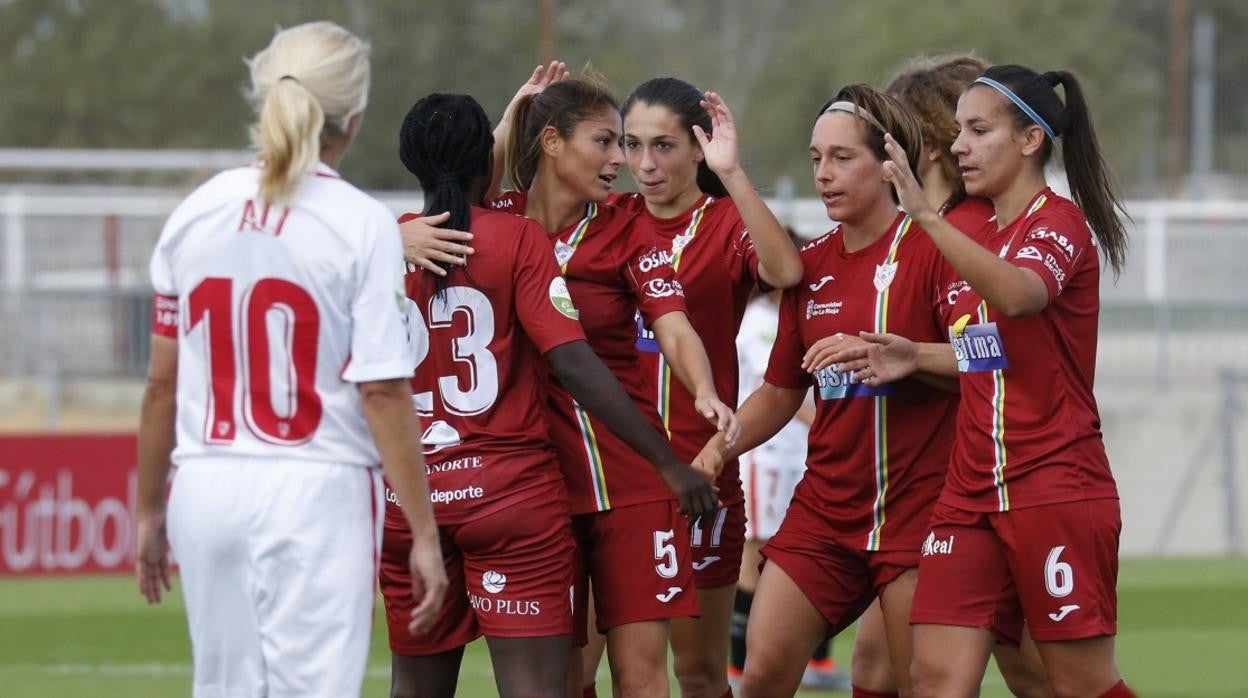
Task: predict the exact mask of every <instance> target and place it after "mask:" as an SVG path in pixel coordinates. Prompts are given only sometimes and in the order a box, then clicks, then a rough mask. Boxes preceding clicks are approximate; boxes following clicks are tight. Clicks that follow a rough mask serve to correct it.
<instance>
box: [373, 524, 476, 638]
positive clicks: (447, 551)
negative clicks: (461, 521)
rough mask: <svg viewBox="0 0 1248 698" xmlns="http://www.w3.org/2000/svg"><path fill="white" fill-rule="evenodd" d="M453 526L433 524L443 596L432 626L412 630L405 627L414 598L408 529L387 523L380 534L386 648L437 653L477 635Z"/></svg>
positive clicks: (461, 558)
mask: <svg viewBox="0 0 1248 698" xmlns="http://www.w3.org/2000/svg"><path fill="white" fill-rule="evenodd" d="M453 532H454V527H451V526H440V527H438V537H439V540H440V543H441V547H442V564H443V567H444V568H445V569H446V579H447V587H446V595H445V596H444V597H443V602H442V608H441V609H439V610H438V615H437V617H436V618H435V619H434V622H433V627H431V628H430V629H428V630H426V631H425V632H423V633H419V634H415V635H413V634H412V633H411V631H409V630H408V624H409V623H410V622H411V619H412V611H413V610H414V609H415V608H416V599H415V598H413V596H412V594H413V591H412V575H411V570H410V568H409V562H408V561H409V559H410V555H411V550H412V538H411V533H410V531H408V529H407V528H406V526H402V527H396V526H393V525H391V526H388V527H387V528H386V529H385V533H384V534H383V536H382V546H381V564H380V568H379V571H378V575H377V576H378V583H379V586H380V588H381V598H382V601H383V603H384V605H385V610H386V628H387V632H388V636H389V641H390V651H391V652H393V653H394V654H395V655H396V656H401V657H426V656H433V655H442V654H445V653H447V652H451V651H453V650H456V649H458V648H462V647H463V646H464V645H467V644H468V643H469V642H472V641H473V640H475V639H476V638H478V637H479V636H480V631H479V629H478V627H477V618H476V614H475V613H473V609H472V605H471V603H470V602H469V598H468V583H467V581H466V580H465V579H464V560H463V554H462V552H461V551H460V550H459V548H458V547H456V546H455V542H454V540H453V535H454V533H453Z"/></svg>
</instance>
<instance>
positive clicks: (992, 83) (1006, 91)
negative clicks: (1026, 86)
mask: <svg viewBox="0 0 1248 698" xmlns="http://www.w3.org/2000/svg"><path fill="white" fill-rule="evenodd" d="M975 83H979V84H981V85H987V86H989V87H991V88H992V89H994V90H996V91H997V92H1000V93H1001V94H1003V95H1005V96H1006V98H1007V99H1009V100H1010V101H1011V102H1013V103H1014V106H1016V107H1018V108H1019V109H1020V110H1021V111H1022V112H1023V113H1024V114H1026V115H1027V118H1029V119H1031V120H1032V121H1033V122H1034V123H1035V124H1036V125H1037V126H1039V127H1040V128H1042V129H1044V132H1045V133H1046V134H1048V136H1049V138H1052V139H1056V138H1057V132H1056V131H1054V130H1053V127H1052V126H1050V125H1049V122H1047V121H1045V120H1044V117H1042V116H1040V114H1038V113H1037V112H1036V110H1035V109H1032V108H1031V107H1030V106H1028V105H1027V103H1026V102H1024V101H1023V98H1022V97H1019V96H1018V95H1016V94H1014V91H1013V90H1011V89H1010V88H1008V87H1006V86H1005V85H1002V84H1001V83H999V82H997V81H996V80H993V79H992V78H990V77H985V76H983V75H981V76H979V77H977V78H975V82H972V83H971V84H972V85H974V84H975Z"/></svg>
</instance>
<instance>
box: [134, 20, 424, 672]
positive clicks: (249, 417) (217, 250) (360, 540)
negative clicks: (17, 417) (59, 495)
mask: <svg viewBox="0 0 1248 698" xmlns="http://www.w3.org/2000/svg"><path fill="white" fill-rule="evenodd" d="M249 65H250V68H251V84H252V88H251V100H252V102H253V105H254V107H255V109H256V111H257V113H258V116H259V119H258V123H257V124H256V125H255V127H254V128H253V130H252V134H253V139H254V141H255V144H256V146H257V148H258V150H259V157H258V163H257V165H256V166H253V167H244V168H239V169H235V170H229V171H226V172H223V173H221V174H219V175H217V176H216V177H214V178H213V179H211V180H210V181H209V182H208V183H206V184H204V185H203V186H201V187H200V188H199V189H197V190H196V191H195V192H194V193H193V194H191V196H189V197H188V198H187V199H186V200H185V201H183V202H182V204H181V205H179V206H178V208H177V210H175V211H174V213H173V215H172V216H171V217H170V218H169V221H168V222H167V223H166V225H165V229H164V231H163V232H162V233H161V236H160V241H159V242H158V243H157V246H156V251H155V253H154V254H153V256H152V264H151V275H152V284H153V286H154V287H155V289H156V298H155V308H156V310H157V311H158V312H156V313H155V319H156V324H155V325H154V334H153V337H152V359H151V365H150V367H149V374H148V386H147V391H146V393H145V395H144V400H143V411H142V418H141V419H142V421H141V423H140V428H139V453H140V464H139V504H138V509H139V511H138V516H139V535H138V554H137V561H136V568H137V575H138V581H139V589H140V591H141V592H142V593H143V595H144V596H146V597H147V599H148V600H149V601H150V602H157V601H159V600H160V598H161V587H162V586H163V587H164V588H165V589H168V588H169V568H168V559H167V556H166V553H167V548H168V544H167V542H166V537H165V536H166V534H165V529H166V504H165V482H166V477H167V475H168V473H169V470H170V465H171V459H172V461H173V462H176V463H177V465H178V472H177V475H176V477H175V478H174V480H173V491H172V494H171V495H170V498H169V503H168V537H169V540H170V541H172V544H173V548H174V550H175V551H176V553H177V556H178V563H179V565H180V567H181V573H182V580H183V584H184V593H185V596H186V609H187V617H188V620H189V625H190V633H191V649H192V654H193V657H194V684H195V686H194V693H195V694H196V695H200V694H203V695H273V694H281V695H306V696H349V695H359V691H360V685H361V683H362V681H363V679H364V668H365V663H366V661H367V658H368V641H369V634H370V629H371V625H372V608H373V598H374V591H373V579H374V576H375V574H376V557H377V554H378V545H379V542H380V535H379V534H380V532H381V530H380V527H381V518H380V516H379V513H380V512H381V506H382V484H381V476H380V473H379V470H380V469H379V468H378V464H379V462H380V464H381V465H382V467H384V468H385V472H386V475H387V477H388V478H389V480H390V483H391V486H392V487H393V488H394V490H395V492H397V493H398V496H399V497H401V498H402V499H403V500H404V501H407V502H411V503H412V505H411V506H410V507H408V509H406V510H405V512H404V513H405V514H406V516H407V524H408V525H409V526H410V528H411V530H412V531H413V545H412V548H411V552H410V555H409V556H408V558H407V559H406V560H405V562H404V566H405V567H406V568H407V570H408V572H409V574H410V575H411V584H410V585H409V588H408V589H405V590H404V592H403V593H405V594H408V593H411V592H414V593H415V598H416V602H415V604H414V608H413V609H412V612H411V614H410V615H409V616H408V617H405V618H404V619H402V620H403V622H406V623H408V624H409V629H410V630H411V631H413V632H416V631H423V630H424V629H425V628H427V627H429V625H430V624H431V623H432V621H433V619H434V618H435V616H436V614H437V613H438V610H439V607H440V606H441V603H442V596H443V593H444V592H445V589H446V573H445V571H444V570H443V567H442V559H441V555H440V553H439V548H438V535H437V527H436V525H435V523H434V519H433V514H432V511H431V507H430V504H429V493H428V490H427V486H426V480H425V473H424V463H423V462H422V459H421V455H420V425H419V423H418V421H417V419H416V416H415V414H414V413H413V412H412V409H411V390H410V388H409V386H408V383H407V379H408V377H409V376H410V375H411V372H412V370H413V368H414V367H415V365H416V361H415V357H414V356H412V352H411V351H410V349H409V346H408V340H407V333H406V331H405V328H404V317H403V308H402V306H401V304H396V303H395V299H396V298H398V299H400V300H401V299H402V297H403V296H402V293H403V279H402V266H401V259H400V255H401V248H400V245H399V238H398V229H397V226H396V225H395V223H394V219H393V218H392V217H391V215H390V213H389V211H387V210H386V208H385V206H383V205H382V204H380V203H379V202H377V201H375V200H373V199H371V198H369V197H368V196H366V195H365V194H363V193H362V192H360V191H359V190H358V189H356V188H354V187H352V186H351V185H350V184H347V183H346V182H345V181H343V180H342V178H341V177H339V176H338V174H337V173H336V172H335V171H334V169H333V168H334V167H336V166H337V164H338V161H339V160H340V159H341V158H342V155H343V152H344V151H345V150H346V149H347V146H348V145H349V144H350V143H351V140H352V138H353V137H354V136H355V133H356V130H357V129H358V127H359V124H360V119H361V116H362V115H363V113H364V107H365V103H366V102H367V98H368V86H369V63H368V44H366V43H365V42H363V41H361V40H360V39H358V38H356V37H355V36H353V35H351V34H350V33H349V32H347V31H346V30H344V29H342V28H341V27H339V26H337V25H334V24H331V23H328V22H316V23H312V24H304V25H300V26H297V27H293V28H290V29H287V30H284V31H280V32H278V33H277V35H276V36H274V37H273V41H272V43H270V44H269V46H268V48H266V49H264V50H263V51H261V52H260V53H259V54H257V55H256V56H255V57H254V58H252V59H251V60H250V61H249ZM175 391H176V399H175ZM175 429H176V439H175ZM370 430H371V437H370ZM175 441H176V448H175ZM374 443H375V445H374ZM171 451H172V455H171V453H170V452H171Z"/></svg>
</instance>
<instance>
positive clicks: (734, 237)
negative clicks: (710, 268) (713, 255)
mask: <svg viewBox="0 0 1248 698" xmlns="http://www.w3.org/2000/svg"><path fill="white" fill-rule="evenodd" d="M726 203H728V204H730V203H731V202H726ZM723 225H724V226H725V227H726V228H727V229H728V230H727V235H728V245H727V250H726V252H727V259H726V260H725V262H727V268H728V270H729V274H730V275H731V278H732V282H733V283H734V284H739V283H741V281H742V280H743V279H749V280H750V282H751V283H752V284H754V285H755V286H759V287H760V288H761V287H763V286H765V284H764V283H763V282H762V279H760V278H758V251H757V250H755V249H754V241H753V240H752V239H750V231H749V229H748V228H746V227H745V221H743V220H741V214H739V213H737V207H736V206H732V211H731V213H730V214H729V215H727V216H725V217H724V223H723Z"/></svg>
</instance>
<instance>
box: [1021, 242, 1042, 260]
mask: <svg viewBox="0 0 1248 698" xmlns="http://www.w3.org/2000/svg"><path fill="white" fill-rule="evenodd" d="M1014 259H1033V260H1035V261H1037V262H1042V261H1044V256H1043V255H1041V254H1040V250H1038V249H1036V246H1035V245H1027V246H1026V247H1023V248H1021V249H1020V250H1019V251H1018V252H1016V253H1014Z"/></svg>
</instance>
